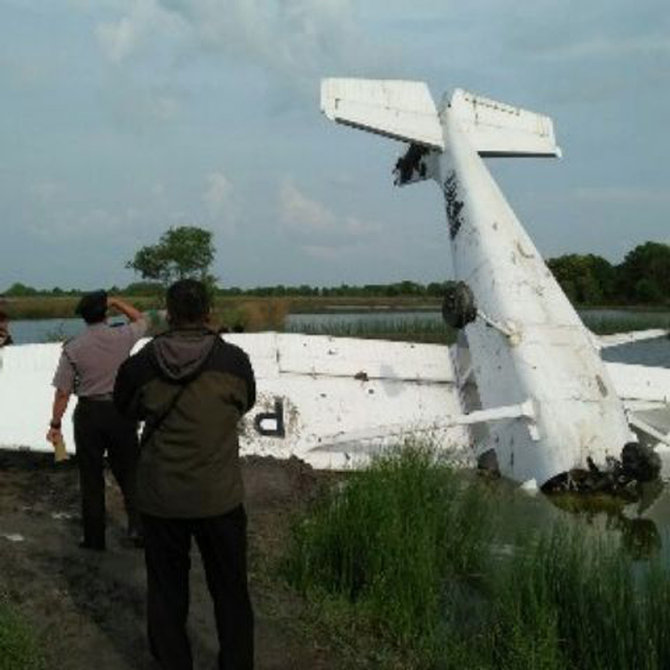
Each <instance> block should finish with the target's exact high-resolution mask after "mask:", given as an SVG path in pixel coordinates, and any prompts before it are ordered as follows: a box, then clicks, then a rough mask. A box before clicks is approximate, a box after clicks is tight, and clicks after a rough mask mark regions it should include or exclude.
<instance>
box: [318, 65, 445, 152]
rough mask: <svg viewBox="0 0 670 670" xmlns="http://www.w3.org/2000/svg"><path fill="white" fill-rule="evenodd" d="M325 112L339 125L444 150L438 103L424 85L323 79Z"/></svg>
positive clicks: (383, 81)
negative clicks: (436, 103) (436, 106)
mask: <svg viewBox="0 0 670 670" xmlns="http://www.w3.org/2000/svg"><path fill="white" fill-rule="evenodd" d="M321 111H322V112H323V113H324V114H325V115H326V117H327V118H328V119H330V120H331V121H336V122H337V123H342V124H344V125H347V126H353V127H354V128H359V129H361V130H367V131H368V132H371V133H376V134H378V135H384V136H386V137H390V138H392V139H396V140H402V141H404V142H413V143H415V144H420V145H423V146H427V147H432V148H436V149H441V150H444V138H443V137H442V127H441V126H440V121H439V117H438V114H437V109H436V108H435V102H434V101H433V98H432V96H431V94H430V91H429V90H428V86H426V84H425V83H424V82H422V81H402V80H394V79H346V78H344V79H342V78H341V79H323V80H322V81H321Z"/></svg>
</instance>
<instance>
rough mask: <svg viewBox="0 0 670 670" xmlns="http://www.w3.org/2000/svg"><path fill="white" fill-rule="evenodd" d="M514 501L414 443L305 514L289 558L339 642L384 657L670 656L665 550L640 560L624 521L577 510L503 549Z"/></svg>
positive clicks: (567, 663) (511, 661)
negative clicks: (593, 520) (613, 526)
mask: <svg viewBox="0 0 670 670" xmlns="http://www.w3.org/2000/svg"><path fill="white" fill-rule="evenodd" d="M514 495H517V494H514ZM519 495H521V494H519ZM507 502H509V501H507ZM506 504H507V503H506V502H505V500H504V496H503V495H498V494H497V493H496V492H495V491H494V490H492V489H491V487H490V486H488V485H487V484H486V483H485V482H482V481H479V480H478V479H477V478H475V477H473V476H470V475H464V474H463V473H453V472H451V470H450V469H449V468H448V467H446V466H445V465H444V463H442V462H441V461H440V460H439V458H437V457H436V456H435V453H434V451H433V450H432V449H431V448H429V447H422V446H420V445H416V444H414V445H406V446H405V447H404V448H399V449H397V450H394V451H392V452H389V453H387V454H385V455H383V456H382V457H381V458H379V459H377V460H376V461H374V462H373V464H372V465H371V467H370V468H369V469H367V470H364V471H361V472H357V473H354V474H352V475H351V477H350V478H349V479H348V480H346V482H345V483H344V485H341V486H340V487H338V488H336V489H334V490H333V491H331V492H330V494H329V495H327V496H325V497H324V498H322V499H320V500H319V501H318V502H317V504H315V506H314V508H313V509H312V510H311V512H310V513H309V514H308V516H307V517H306V518H303V519H301V520H299V521H296V523H295V527H294V531H293V539H292V544H291V548H290V551H289V553H288V555H287V558H286V561H285V566H284V571H285V574H286V576H287V578H288V580H289V582H290V583H291V584H292V585H293V586H294V587H295V588H296V589H298V590H299V591H300V592H301V593H303V594H304V595H305V596H306V597H307V598H308V599H309V600H310V601H311V602H312V603H313V604H314V607H315V612H316V613H317V614H316V615H315V616H317V617H322V618H323V617H326V618H327V625H328V627H329V629H330V630H331V632H332V635H333V637H334V638H335V639H337V640H338V641H339V642H340V645H342V641H343V640H345V641H346V643H347V644H348V645H349V647H350V648H351V650H352V654H353V655H356V654H358V655H359V656H360V658H361V659H363V660H364V659H369V658H371V654H373V653H374V654H377V658H383V659H384V662H383V663H382V664H377V665H375V664H374V663H372V667H389V668H390V667H402V668H425V669H434V670H442V669H451V668H454V669H456V668H459V670H460V669H462V668H464V667H466V668H473V669H475V668H476V669H482V670H483V669H489V668H491V669H496V670H516V669H518V668H521V669H523V668H532V669H538V670H545V669H546V670H554V669H556V670H558V669H559V668H561V669H562V668H588V669H589V670H590V669H593V670H605V669H607V670H619V669H620V670H624V669H629V668H636V670H637V669H639V670H655V669H660V668H667V667H670V633H668V631H670V575H669V573H668V570H667V568H666V567H665V566H664V565H663V564H661V563H660V562H659V561H658V559H653V560H651V561H649V562H641V561H636V560H635V557H634V556H633V555H631V554H630V553H627V552H626V551H625V550H624V544H623V538H622V537H621V536H620V535H619V534H617V533H614V532H611V531H610V532H608V533H605V532H603V531H601V530H598V529H596V528H594V527H593V526H590V525H588V524H587V523H585V522H584V520H583V519H577V518H575V517H573V516H571V515H568V514H566V513H562V516H561V518H560V519H559V520H558V521H557V522H554V523H551V524H547V525H546V526H545V527H542V528H537V529H535V530H534V531H531V532H528V531H527V532H525V533H524V534H523V535H520V536H519V537H518V538H516V540H515V541H514V543H513V544H512V546H511V547H507V549H508V550H507V551H504V552H501V551H500V550H499V548H500V542H501V538H500V537H497V529H498V528H500V527H502V525H503V524H501V519H502V514H503V508H504V506H505V505H506ZM357 640H365V646H364V647H363V646H362V645H361V644H360V643H357ZM371 640H372V641H371ZM371 650H372V651H371ZM379 663H381V662H379Z"/></svg>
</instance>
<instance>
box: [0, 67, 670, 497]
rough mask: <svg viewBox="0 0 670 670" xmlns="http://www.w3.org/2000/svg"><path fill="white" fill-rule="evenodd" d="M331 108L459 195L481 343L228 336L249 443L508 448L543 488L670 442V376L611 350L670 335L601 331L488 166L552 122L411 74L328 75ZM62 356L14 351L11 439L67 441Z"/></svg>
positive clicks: (462, 312)
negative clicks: (587, 323)
mask: <svg viewBox="0 0 670 670" xmlns="http://www.w3.org/2000/svg"><path fill="white" fill-rule="evenodd" d="M321 104H322V109H323V111H324V112H325V114H326V116H327V117H328V118H330V119H332V120H334V121H337V122H339V123H343V124H346V125H350V126H353V127H356V128H360V129H363V130H368V131H370V132H373V133H377V134H380V135H385V136H388V137H391V138H394V139H397V140H401V141H403V142H407V143H408V144H409V147H408V149H407V151H406V153H405V154H404V156H403V157H402V158H400V160H399V161H398V164H397V167H396V183H397V184H399V185H404V184H409V183H412V182H416V181H419V180H423V179H433V180H435V181H436V182H437V184H438V186H439V187H440V188H441V189H442V191H443V193H444V197H445V205H446V213H447V219H448V224H449V226H448V227H449V237H450V238H451V247H452V255H453V265H454V268H455V273H456V279H457V280H459V284H458V285H457V287H456V288H455V290H454V291H453V292H452V293H451V294H450V295H449V296H448V297H447V300H446V303H445V307H446V310H445V312H446V313H445V317H446V318H447V320H448V321H449V322H450V323H452V324H453V325H455V326H457V327H460V328H462V333H463V334H464V337H462V338H460V340H461V341H460V342H459V344H458V345H457V346H453V347H451V348H449V349H447V348H446V347H443V346H439V345H425V344H411V343H398V342H383V341H373V340H356V339H351V338H332V337H327V336H307V335H300V334H288V333H248V334H247V333H241V334H234V335H226V336H225V338H226V339H227V340H229V341H231V342H234V343H236V344H238V345H239V346H241V347H242V348H244V349H245V350H246V351H247V352H248V354H249V356H250V358H251V361H252V363H253V366H254V369H255V372H256V377H257V382H258V391H259V400H258V404H257V406H256V408H254V410H252V412H251V415H250V416H248V417H247V418H246V419H245V420H244V425H243V427H242V451H243V453H245V454H260V455H269V456H275V457H278V458H288V457H290V456H297V457H299V458H302V459H304V460H305V461H307V462H308V463H310V464H312V465H314V466H315V467H320V468H342V467H347V466H350V465H356V464H360V463H364V462H365V461H366V459H367V457H368V456H369V455H370V454H371V453H374V452H375V451H376V450H377V449H379V448H380V447H381V446H383V445H386V444H389V443H394V442H398V441H399V440H402V439H403V437H405V436H411V435H419V436H427V437H429V438H430V439H431V440H433V441H434V442H435V444H437V445H439V446H440V447H441V448H442V449H443V450H444V452H445V453H446V454H447V455H448V456H449V457H450V458H451V459H452V461H453V462H455V463H458V464H463V465H473V464H474V463H475V462H476V458H477V457H478V456H479V455H481V454H483V453H486V452H488V453H491V450H494V452H495V454H496V457H497V464H498V468H499V470H500V472H501V473H502V474H503V475H505V476H507V477H510V478H512V479H514V480H516V481H519V482H526V481H534V482H535V483H537V485H540V486H541V485H543V484H544V483H545V482H547V481H549V480H551V479H552V478H554V477H556V476H557V475H561V474H562V473H566V472H569V471H573V470H575V469H584V468H587V467H588V463H589V461H591V463H592V464H595V465H596V466H599V467H604V466H606V465H607V463H608V458H610V457H612V458H617V459H618V458H620V453H621V449H622V447H623V445H624V444H625V443H627V442H629V441H631V440H632V439H635V435H637V436H638V437H640V438H641V439H644V440H645V441H646V442H648V443H653V444H654V445H662V444H663V445H668V446H670V404H669V403H670V370H668V369H662V368H648V367H643V366H637V365H622V364H612V363H603V362H602V360H601V358H600V349H601V348H602V347H604V346H612V345H615V344H619V343H622V342H626V341H631V340H634V339H640V338H643V337H654V336H655V337H660V336H663V335H664V334H665V333H664V331H653V332H646V333H642V334H640V333H637V334H628V335H626V334H624V335H621V336H609V337H603V338H596V337H595V336H594V335H593V334H592V333H590V332H589V331H588V330H587V329H586V328H585V327H584V326H583V324H582V322H581V321H580V319H579V317H578V315H577V314H576V312H575V311H574V309H573V308H572V306H571V304H570V303H569V301H568V300H567V298H566V297H565V295H564V294H563V292H562V291H561V289H560V287H559V286H558V284H557V283H556V281H555V280H554V279H553V276H552V275H551V273H550V272H549V270H548V269H547V267H546V265H545V264H544V262H543V260H542V258H541V256H540V254H539V253H538V252H537V250H536V248H535V247H534V245H533V243H532V242H531V240H530V238H529V237H528V235H527V233H526V232H525V231H524V229H523V227H522V226H521V224H520V223H519V221H518V220H517V219H516V217H515V215H514V213H513V212H512V210H511V209H510V207H509V205H508V204H507V202H506V201H505V199H504V197H503V195H502V193H501V192H500V190H499V189H498V187H497V185H496V184H495V182H494V181H493V179H492V177H491V175H490V174H489V172H488V170H487V169H486V167H485V165H484V163H483V161H482V157H487V156H557V155H558V154H559V150H558V147H557V146H556V145H555V142H554V134H553V128H552V124H551V121H550V119H548V118H547V117H544V116H540V115H537V114H533V113H531V112H527V111H524V110H521V109H517V108H514V107H510V106H508V105H504V104H500V103H496V102H493V101H491V100H487V99H484V98H481V97H478V96H474V95H471V94H468V93H465V92H463V91H460V90H457V91H456V92H455V93H454V95H453V97H452V98H451V101H450V102H448V103H447V104H444V105H443V106H442V107H441V109H440V110H437V109H436V107H435V104H434V102H433V100H432V98H431V96H430V93H429V92H428V89H427V87H426V85H425V84H423V83H419V82H405V81H370V80H355V79H328V80H324V82H323V84H322V101H321ZM141 344H142V343H140V344H139V345H138V346H141ZM59 353H60V345H58V344H35V345H23V346H11V347H6V348H5V349H0V407H1V408H2V411H1V412H0V446H4V447H10V448H29V449H37V450H43V451H49V450H51V446H50V445H48V444H47V443H46V442H45V439H44V436H45V433H46V427H45V422H46V421H47V419H48V417H49V416H50V404H51V398H52V389H51V387H50V381H51V377H52V375H53V371H54V369H55V367H56V363H57V360H58V356H59ZM71 409H72V408H70V410H69V411H71ZM66 419H67V417H66ZM63 426H64V429H65V439H66V443H67V445H68V449H70V450H72V448H73V440H72V432H71V424H70V422H69V421H67V420H66V421H65V422H64V424H63ZM631 429H633V430H634V431H635V434H633V432H632V430H631Z"/></svg>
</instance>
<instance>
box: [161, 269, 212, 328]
mask: <svg viewBox="0 0 670 670" xmlns="http://www.w3.org/2000/svg"><path fill="white" fill-rule="evenodd" d="M166 303H167V311H168V316H169V317H170V319H171V320H172V321H173V322H174V323H177V324H185V323H186V324H188V323H202V322H204V321H205V319H206V318H207V315H208V314H209V310H210V299H209V292H208V291H207V287H206V286H205V285H204V284H203V283H202V282H201V281H197V280H196V279H180V280H179V281H176V282H175V283H174V284H172V286H170V288H169V289H168V290H167V296H166Z"/></svg>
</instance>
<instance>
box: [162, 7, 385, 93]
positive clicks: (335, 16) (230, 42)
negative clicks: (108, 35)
mask: <svg viewBox="0 0 670 670" xmlns="http://www.w3.org/2000/svg"><path fill="white" fill-rule="evenodd" d="M158 1H159V3H160V6H161V7H163V8H164V9H165V10H166V11H167V12H170V13H172V14H173V15H174V16H178V17H179V18H180V19H181V20H182V21H183V23H184V25H187V26H189V27H190V30H191V33H192V36H193V38H194V41H195V43H196V45H198V46H200V47H201V48H202V49H204V50H206V51H208V52H212V51H219V52H222V53H226V54H228V55H230V56H232V57H235V58H237V59H239V60H241V61H243V62H244V63H247V64H250V65H253V66H256V67H260V68H262V69H263V70H266V71H268V72H270V73H272V74H273V75H274V76H279V77H280V78H281V80H282V82H283V83H287V82H288V83H291V84H293V85H298V86H303V85H305V84H306V83H307V82H310V89H311V82H312V80H313V79H314V78H315V77H318V76H321V75H323V74H325V73H328V72H337V71H352V70H354V69H355V68H357V69H360V68H361V67H362V66H363V65H364V64H366V63H367V64H375V65H378V64H379V63H380V62H382V61H383V60H384V59H383V57H382V56H381V55H380V54H379V50H378V48H377V47H369V46H368V45H369V41H368V40H365V39H364V38H363V33H362V31H361V30H360V29H359V27H358V25H357V21H356V15H355V12H354V7H353V3H352V1H351V0H227V1H226V2H225V3H222V2H220V1H219V0H158Z"/></svg>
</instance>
